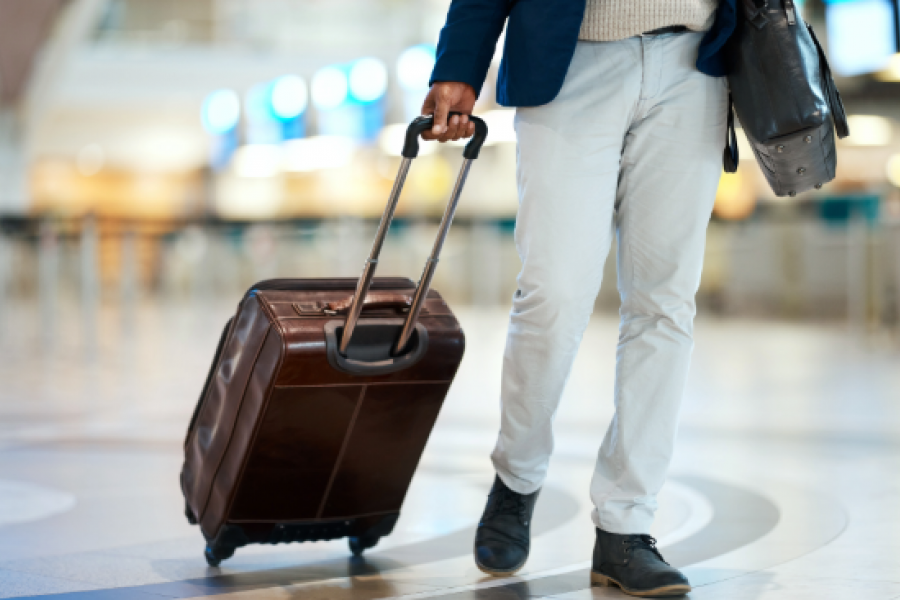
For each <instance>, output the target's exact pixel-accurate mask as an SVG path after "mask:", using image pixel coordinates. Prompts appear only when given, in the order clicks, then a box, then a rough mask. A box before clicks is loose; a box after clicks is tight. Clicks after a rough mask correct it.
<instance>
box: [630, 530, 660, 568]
mask: <svg viewBox="0 0 900 600" xmlns="http://www.w3.org/2000/svg"><path fill="white" fill-rule="evenodd" d="M622 544H623V545H624V546H625V554H634V551H635V550H636V549H641V550H649V551H650V552H652V553H653V554H655V555H656V556H657V557H658V558H659V560H661V561H663V562H664V563H666V564H669V563H667V562H666V561H665V560H664V559H663V557H662V554H660V553H659V550H657V549H656V539H655V538H654V537H653V536H651V535H646V534H640V535H633V536H629V537H627V538H625V539H624V540H622Z"/></svg>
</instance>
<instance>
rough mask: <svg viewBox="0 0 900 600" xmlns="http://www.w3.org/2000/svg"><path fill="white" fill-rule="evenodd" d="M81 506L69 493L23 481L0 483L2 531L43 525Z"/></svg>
mask: <svg viewBox="0 0 900 600" xmlns="http://www.w3.org/2000/svg"><path fill="white" fill-rule="evenodd" d="M77 503H78V501H77V500H76V498H75V496H74V495H73V494H70V493H68V492H63V491H60V490H54V489H51V488H48V487H44V486H41V485H35V484H33V483H26V482H23V481H7V480H0V527H2V526H4V525H12V524H14V523H28V522H29V521H40V520H41V519H46V518H48V517H52V516H55V515H59V514H62V513H64V512H68V511H70V510H72V509H73V508H74V507H75V505H76V504H77Z"/></svg>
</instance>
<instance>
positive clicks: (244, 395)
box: [198, 322, 280, 522]
mask: <svg viewBox="0 0 900 600" xmlns="http://www.w3.org/2000/svg"><path fill="white" fill-rule="evenodd" d="M271 333H272V324H271V322H270V323H269V327H268V328H267V329H266V335H265V337H264V338H263V341H262V344H260V346H259V350H257V351H256V356H254V357H253V369H251V371H250V376H249V377H248V378H247V382H246V383H245V384H244V390H243V391H242V392H241V404H240V406H239V407H238V409H237V412H236V413H235V418H234V422H235V424H237V423H238V421H240V417H241V412H242V411H243V410H244V402H245V401H246V399H247V388H249V387H250V382H251V381H252V380H253V372H254V371H255V370H256V365H257V362H258V361H259V355H260V354H262V351H263V348H265V347H266V342H267V341H268V339H269V335H270V334H271ZM279 364H280V363H279ZM257 425H258V423H257ZM236 429H237V427H236V426H235V427H232V428H231V433H230V434H229V436H228V442H227V443H226V444H225V450H224V451H223V452H222V457H221V458H220V459H219V462H218V464H217V465H216V471H215V473H213V476H212V478H211V479H210V482H211V483H210V486H209V494H208V495H207V497H206V502H205V503H204V504H203V510H202V511H201V513H200V516H198V519H199V520H200V521H201V522H202V520H203V517H205V516H206V513H207V512H208V510H209V503H210V501H211V500H212V496H213V489H214V488H215V485H216V480H217V479H218V478H219V471H221V469H222V464H223V463H224V462H225V458H226V457H227V456H228V451H229V450H230V449H231V443H232V441H234V435H235V430H236ZM254 439H255V429H254V436H252V437H251V443H252V441H253V440H254ZM243 472H244V461H241V470H240V472H239V476H238V479H237V481H240V476H241V475H243ZM235 487H237V486H235ZM232 500H233V499H232V498H231V497H229V499H228V502H227V503H226V505H225V514H227V513H228V509H230V508H231V503H232Z"/></svg>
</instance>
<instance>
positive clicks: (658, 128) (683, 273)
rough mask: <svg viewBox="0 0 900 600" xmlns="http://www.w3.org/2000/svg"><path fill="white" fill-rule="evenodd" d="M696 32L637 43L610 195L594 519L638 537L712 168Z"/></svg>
mask: <svg viewBox="0 0 900 600" xmlns="http://www.w3.org/2000/svg"><path fill="white" fill-rule="evenodd" d="M700 37H701V34H694V33H690V34H681V35H667V36H659V37H648V38H640V44H641V46H642V49H643V63H644V64H643V71H644V80H643V82H642V92H641V102H640V105H639V110H638V115H637V116H636V118H635V120H634V123H633V125H632V127H631V129H630V130H629V132H628V134H627V136H626V144H625V150H624V152H623V155H622V167H621V174H620V181H619V186H618V193H617V200H616V228H617V234H618V284H619V291H620V294H621V297H622V307H621V311H620V312H621V325H620V333H619V345H618V351H617V360H616V390H615V403H616V415H615V418H614V420H613V422H612V424H611V426H610V428H609V430H608V431H607V434H606V437H605V439H604V440H603V444H602V447H601V449H600V454H599V459H598V462H597V469H596V472H595V474H594V478H593V481H592V484H591V496H592V499H593V501H594V505H595V506H596V510H595V512H594V521H595V524H596V525H597V526H598V527H599V528H601V529H603V530H604V531H606V532H610V533H615V534H646V533H648V532H649V529H650V524H651V522H652V520H653V514H654V511H655V509H656V496H657V494H658V493H659V490H660V488H661V487H662V485H663V482H664V481H665V477H666V472H667V469H668V467H669V463H670V460H671V456H672V451H673V446H674V441H675V433H676V428H677V420H678V414H679V407H680V404H681V399H682V395H683V392H684V386H685V381H686V378H687V373H688V367H689V363H690V355H691V350H692V348H693V339H692V336H693V318H694V313H695V303H694V296H695V294H696V292H697V288H698V286H699V283H700V271H701V267H702V264H703V253H704V247H705V240H706V227H707V224H708V221H709V216H710V213H711V211H712V205H713V201H714V199H715V192H716V187H717V185H718V181H719V176H720V174H721V169H722V149H723V144H724V138H725V101H726V90H725V83H724V81H723V80H721V79H714V78H711V77H707V76H706V75H703V74H701V73H699V72H698V71H697V70H696V69H695V67H694V61H695V60H696V56H697V46H698V44H699V41H700Z"/></svg>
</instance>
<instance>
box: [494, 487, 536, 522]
mask: <svg viewBox="0 0 900 600" xmlns="http://www.w3.org/2000/svg"><path fill="white" fill-rule="evenodd" d="M491 496H493V497H494V501H493V502H491V505H490V506H491V507H490V509H489V511H488V514H487V515H485V518H486V519H490V518H493V517H496V516H497V515H513V516H517V517H519V520H520V521H521V522H522V524H523V525H528V521H527V517H526V515H527V505H526V503H525V496H524V495H522V494H517V493H515V492H514V491H512V490H509V489H499V490H497V491H495V492H494V493H492V494H491Z"/></svg>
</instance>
